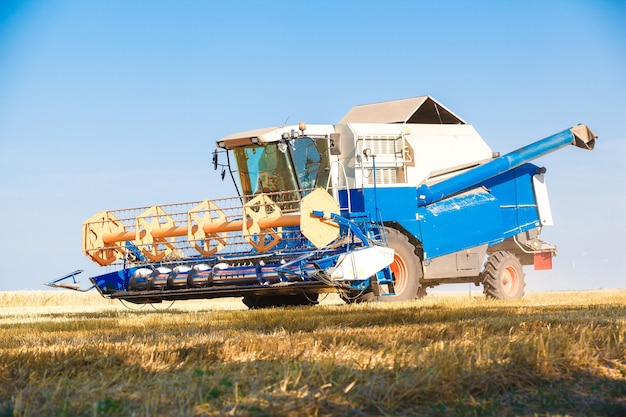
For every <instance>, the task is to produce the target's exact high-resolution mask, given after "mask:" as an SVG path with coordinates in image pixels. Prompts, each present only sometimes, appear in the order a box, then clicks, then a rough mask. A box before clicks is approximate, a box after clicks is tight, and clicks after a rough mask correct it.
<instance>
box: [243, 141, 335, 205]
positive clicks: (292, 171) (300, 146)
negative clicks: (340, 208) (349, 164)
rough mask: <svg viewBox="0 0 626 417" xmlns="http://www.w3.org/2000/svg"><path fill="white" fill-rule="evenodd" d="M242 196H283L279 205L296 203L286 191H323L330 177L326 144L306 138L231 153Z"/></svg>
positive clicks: (254, 146)
mask: <svg viewBox="0 0 626 417" xmlns="http://www.w3.org/2000/svg"><path fill="white" fill-rule="evenodd" d="M233 153H234V155H235V159H236V160H237V167H238V170H239V178H238V180H239V185H240V186H241V188H240V190H241V193H242V195H247V196H251V195H254V194H258V193H276V192H282V193H283V194H281V195H280V196H279V198H278V200H280V201H287V199H289V200H293V199H298V198H299V197H300V196H299V195H298V194H297V193H296V194H295V195H294V193H285V192H286V191H295V190H307V189H312V188H316V187H323V188H326V183H327V181H328V175H329V159H328V142H327V141H326V140H322V139H320V140H317V141H315V140H313V139H311V138H308V137H302V138H298V139H295V140H292V141H289V142H288V143H287V142H275V143H268V144H266V145H265V146H260V145H250V146H244V147H240V148H235V149H233Z"/></svg>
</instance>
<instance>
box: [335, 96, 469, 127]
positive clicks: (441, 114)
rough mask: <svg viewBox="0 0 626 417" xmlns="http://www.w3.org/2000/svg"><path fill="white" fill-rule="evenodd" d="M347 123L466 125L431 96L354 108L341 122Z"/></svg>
mask: <svg viewBox="0 0 626 417" xmlns="http://www.w3.org/2000/svg"><path fill="white" fill-rule="evenodd" d="M345 123H385V124H387V123H416V124H454V125H456V124H463V125H464V124H465V121H464V120H463V119H461V118H460V117H459V116H457V115H456V114H454V113H452V112H451V111H450V110H448V109H447V108H445V107H444V106H443V105H441V103H439V102H438V101H436V100H435V99H434V98H432V97H430V96H420V97H413V98H405V99H402V100H393V101H383V102H380V103H373V104H362V105H358V106H354V107H353V108H352V109H350V111H349V112H348V113H347V114H346V115H345V116H344V117H343V119H341V120H340V121H339V124H345Z"/></svg>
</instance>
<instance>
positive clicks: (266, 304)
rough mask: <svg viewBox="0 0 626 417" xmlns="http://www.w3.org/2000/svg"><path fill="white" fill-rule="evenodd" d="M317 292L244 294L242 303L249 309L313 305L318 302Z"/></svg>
mask: <svg viewBox="0 0 626 417" xmlns="http://www.w3.org/2000/svg"><path fill="white" fill-rule="evenodd" d="M318 298H319V294H317V293H302V294H291V295H246V296H244V297H243V300H242V301H243V303H244V304H245V305H246V307H248V308H249V309H250V310H256V309H260V308H272V307H289V306H313V305H316V304H318V301H317V300H318Z"/></svg>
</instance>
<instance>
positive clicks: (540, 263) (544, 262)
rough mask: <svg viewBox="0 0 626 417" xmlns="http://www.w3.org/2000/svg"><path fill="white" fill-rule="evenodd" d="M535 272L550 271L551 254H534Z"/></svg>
mask: <svg viewBox="0 0 626 417" xmlns="http://www.w3.org/2000/svg"><path fill="white" fill-rule="evenodd" d="M534 264H535V270H541V269H552V252H540V253H535V259H534Z"/></svg>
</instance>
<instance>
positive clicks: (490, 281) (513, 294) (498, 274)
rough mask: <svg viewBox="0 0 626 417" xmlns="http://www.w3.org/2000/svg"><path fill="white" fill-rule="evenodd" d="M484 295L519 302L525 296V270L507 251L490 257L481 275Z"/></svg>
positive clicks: (515, 257)
mask: <svg viewBox="0 0 626 417" xmlns="http://www.w3.org/2000/svg"><path fill="white" fill-rule="evenodd" d="M481 281H482V283H483V293H484V294H485V295H486V296H487V298H493V299H496V300H519V299H520V298H522V297H523V296H524V288H525V287H526V282H525V281H524V270H523V269H522V264H521V263H520V261H519V259H517V256H515V255H514V254H512V253H511V252H507V251H499V252H495V253H493V254H492V255H490V256H489V258H488V259H487V263H486V264H485V269H484V270H483V272H482V273H481Z"/></svg>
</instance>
